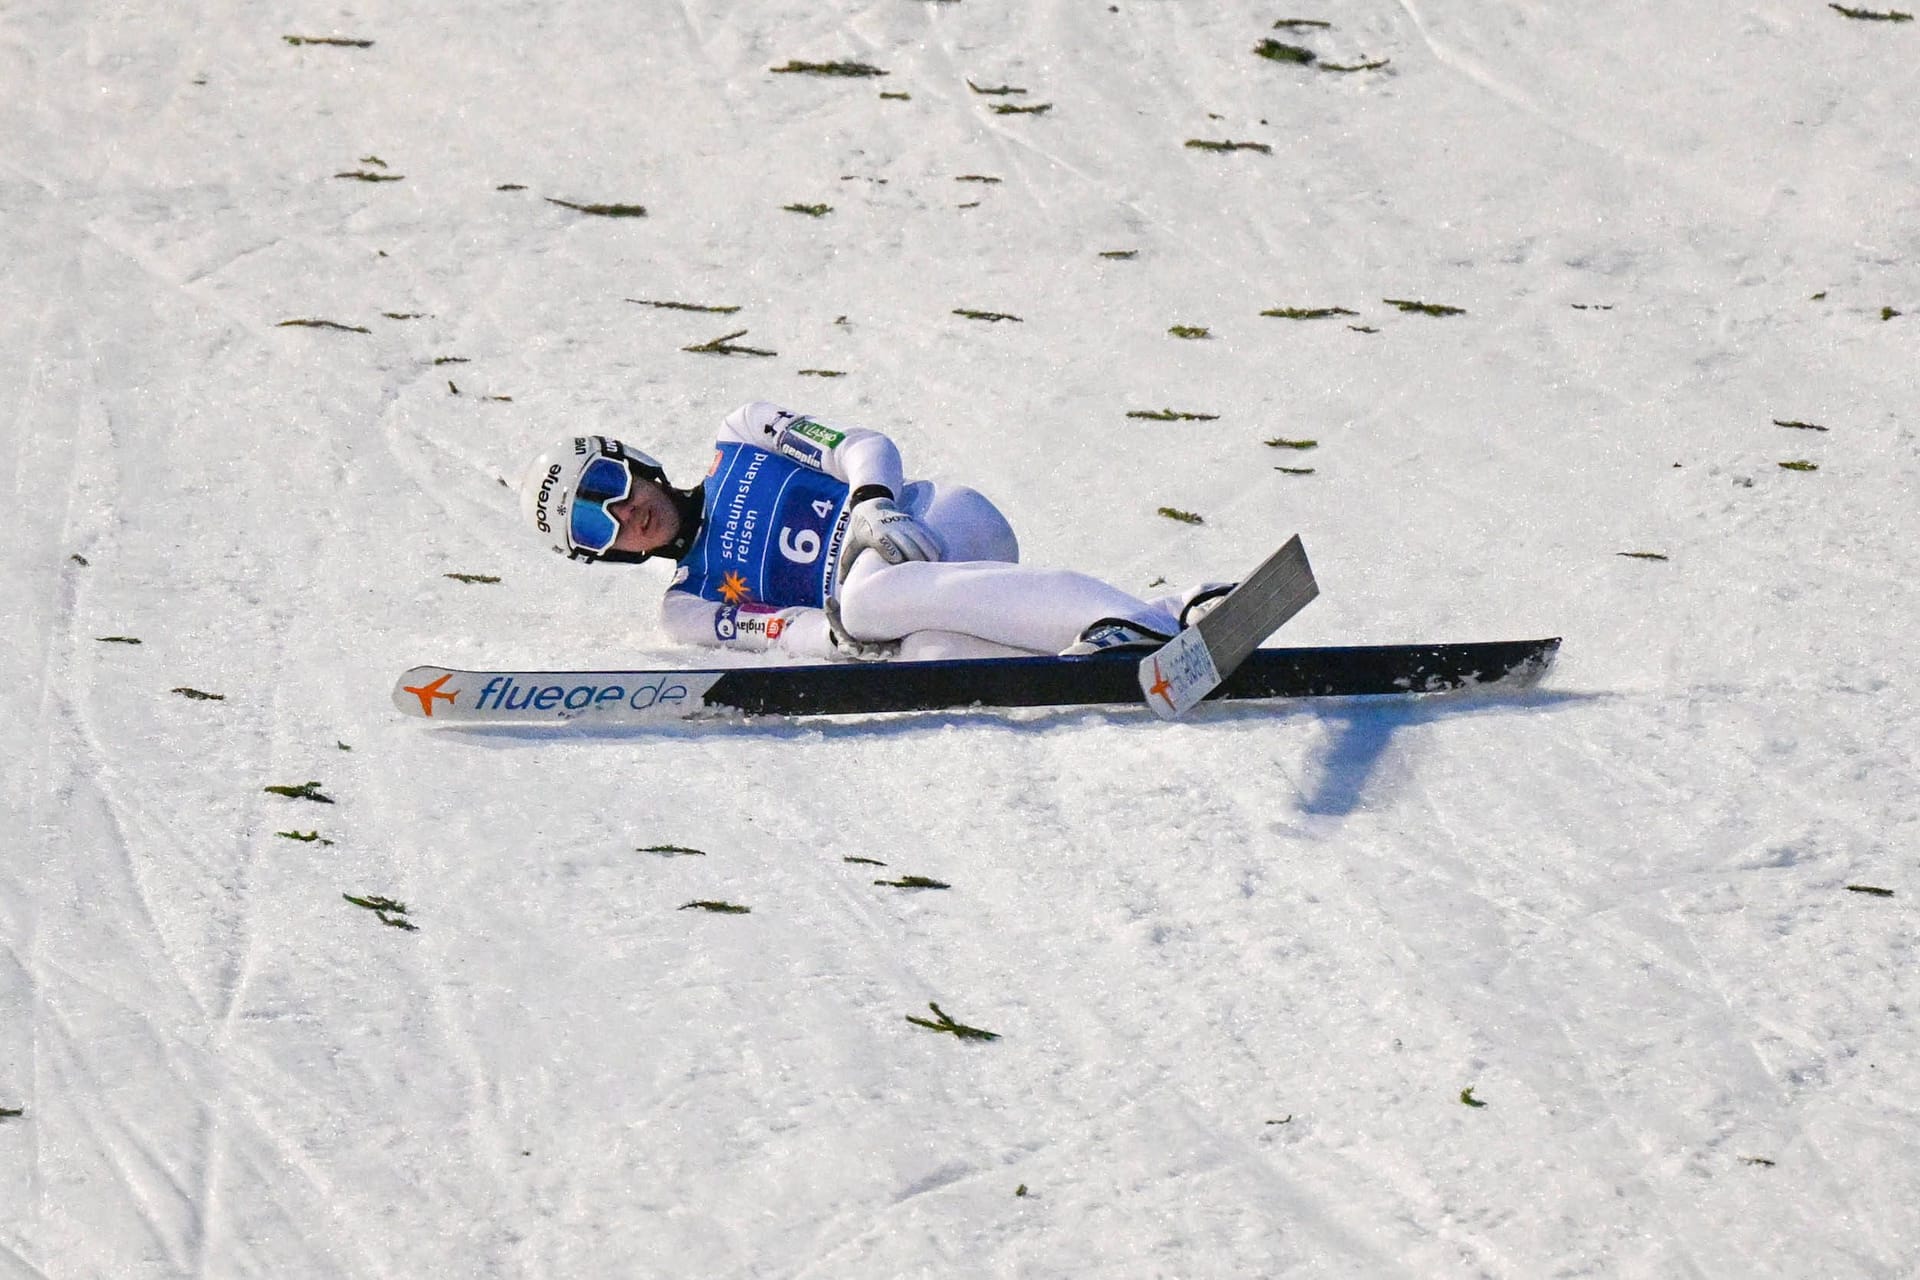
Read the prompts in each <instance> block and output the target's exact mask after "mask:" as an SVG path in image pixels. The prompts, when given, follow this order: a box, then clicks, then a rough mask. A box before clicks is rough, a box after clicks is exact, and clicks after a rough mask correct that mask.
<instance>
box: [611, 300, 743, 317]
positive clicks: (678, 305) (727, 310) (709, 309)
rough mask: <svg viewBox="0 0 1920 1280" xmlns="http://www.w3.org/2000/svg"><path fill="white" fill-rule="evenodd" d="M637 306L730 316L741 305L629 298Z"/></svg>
mask: <svg viewBox="0 0 1920 1280" xmlns="http://www.w3.org/2000/svg"><path fill="white" fill-rule="evenodd" d="M627 301H628V302H631V303H633V304H634V305H635V306H636V307H657V308H659V309H660V310H662V311H698V312H701V313H703V314H706V315H715V316H730V315H732V314H733V313H734V312H736V311H738V310H739V309H740V308H739V307H725V306H721V307H716V306H709V305H708V304H706V303H704V302H661V301H657V300H655V299H653V298H628V299H627Z"/></svg>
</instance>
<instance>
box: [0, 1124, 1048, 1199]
mask: <svg viewBox="0 0 1920 1280" xmlns="http://www.w3.org/2000/svg"><path fill="white" fill-rule="evenodd" d="M25 1114H27V1113H26V1112H25V1111H24V1110H22V1109H21V1108H19V1107H0V1120H18V1119H19V1118H20V1117H21V1116H23V1115H25ZM1021 1189H1022V1190H1025V1188H1024V1187H1023V1188H1021Z"/></svg>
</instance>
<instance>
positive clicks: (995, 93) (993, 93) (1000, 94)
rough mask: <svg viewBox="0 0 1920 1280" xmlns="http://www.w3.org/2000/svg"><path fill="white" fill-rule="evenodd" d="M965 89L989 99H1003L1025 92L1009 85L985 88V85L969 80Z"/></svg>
mask: <svg viewBox="0 0 1920 1280" xmlns="http://www.w3.org/2000/svg"><path fill="white" fill-rule="evenodd" d="M967 88H969V89H971V90H973V91H974V92H975V93H977V94H981V95H983V96H985V97H989V98H1004V97H1006V96H1007V95H1009V94H1016V93H1025V92H1026V90H1025V89H1018V88H1015V87H1014V86H1013V85H1010V84H1003V85H995V86H994V87H993V88H987V87H986V86H985V85H978V84H975V83H974V82H973V81H971V80H969V81H967Z"/></svg>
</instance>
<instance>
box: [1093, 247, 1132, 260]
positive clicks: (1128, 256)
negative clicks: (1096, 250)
mask: <svg viewBox="0 0 1920 1280" xmlns="http://www.w3.org/2000/svg"><path fill="white" fill-rule="evenodd" d="M1100 256H1101V257H1103V258H1110V259H1112V260H1113V261H1115V262H1128V261H1131V260H1132V259H1134V258H1137V257H1139V256H1140V251H1139V250H1138V249H1102V250H1101V251H1100Z"/></svg>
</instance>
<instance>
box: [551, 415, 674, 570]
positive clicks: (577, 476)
mask: <svg viewBox="0 0 1920 1280" xmlns="http://www.w3.org/2000/svg"><path fill="white" fill-rule="evenodd" d="M640 481H651V482H652V483H654V484H657V485H659V486H660V487H661V488H663V489H666V490H667V491H668V492H669V493H674V492H676V491H675V490H674V489H673V488H672V487H671V486H670V485H668V484H667V473H666V472H665V471H664V470H663V469H662V468H661V466H660V464H659V463H658V462H656V461H654V460H653V459H652V458H651V457H649V456H647V455H646V454H644V453H642V452H640V451H639V450H638V449H630V448H628V447H627V446H626V445H623V444H621V443H620V442H619V441H618V440H611V439H608V438H607V437H606V436H574V437H572V438H570V439H567V440H562V441H560V442H559V443H558V444H556V445H554V446H553V447H552V448H551V449H548V450H546V451H545V452H543V453H542V454H541V455H540V456H539V457H537V458H535V459H534V460H533V462H532V464H531V465H530V466H528V468H527V473H526V475H525V476H524V477H523V478H522V479H521V481H520V511H521V514H522V515H523V516H524V517H525V518H526V520H527V522H528V523H529V524H531V525H532V526H533V527H534V529H535V530H536V531H537V532H538V533H539V534H540V535H541V536H542V537H544V538H545V539H547V545H549V546H551V547H552V548H553V549H554V550H555V551H557V552H559V553H560V554H561V555H563V556H567V557H569V558H571V559H574V560H583V561H586V562H587V563H589V564H591V563H592V562H593V561H596V560H616V561H624V562H627V563H629V564H632V563H637V562H639V561H641V560H645V559H646V558H647V553H645V552H633V551H617V550H615V549H614V546H613V540H614V539H615V538H616V537H618V536H619V533H620V525H619V522H618V521H616V520H615V519H614V518H613V516H612V515H611V514H610V513H609V512H608V511H607V505H608V504H609V503H613V502H618V501H620V500H621V499H622V498H625V497H627V496H628V495H629V494H631V493H632V492H633V486H634V485H635V484H636V483H638V482H640Z"/></svg>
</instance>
